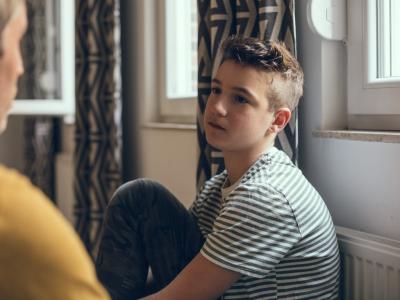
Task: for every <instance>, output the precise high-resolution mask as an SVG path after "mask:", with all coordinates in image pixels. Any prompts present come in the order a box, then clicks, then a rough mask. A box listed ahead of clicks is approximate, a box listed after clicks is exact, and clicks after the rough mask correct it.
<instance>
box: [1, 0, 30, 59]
mask: <svg viewBox="0 0 400 300" xmlns="http://www.w3.org/2000/svg"><path fill="white" fill-rule="evenodd" d="M24 2H25V0H0V56H1V55H3V47H4V46H5V45H3V30H4V28H5V27H6V25H7V23H8V22H9V21H10V19H11V17H12V16H13V15H14V14H15V12H16V10H17V8H18V7H19V5H20V4H21V3H24Z"/></svg>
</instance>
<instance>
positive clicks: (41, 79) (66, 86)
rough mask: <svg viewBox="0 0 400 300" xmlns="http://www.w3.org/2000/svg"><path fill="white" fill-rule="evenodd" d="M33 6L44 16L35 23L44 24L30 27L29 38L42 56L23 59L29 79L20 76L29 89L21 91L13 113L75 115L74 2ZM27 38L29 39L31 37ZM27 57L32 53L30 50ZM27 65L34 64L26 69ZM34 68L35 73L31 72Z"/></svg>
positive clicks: (21, 81) (23, 84) (60, 1)
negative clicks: (30, 33)
mask: <svg viewBox="0 0 400 300" xmlns="http://www.w3.org/2000/svg"><path fill="white" fill-rule="evenodd" d="M33 4H34V5H36V6H37V7H36V9H37V12H36V13H37V14H39V13H43V15H41V16H39V17H36V18H35V22H38V21H40V22H43V23H40V24H37V23H35V24H34V23H30V24H29V27H31V31H32V32H34V33H33V34H32V35H31V36H30V37H29V38H30V39H31V40H30V43H33V47H34V48H35V50H36V52H37V54H38V56H40V57H36V56H34V57H33V58H32V57H25V58H24V64H25V70H26V71H25V75H24V76H26V77H25V78H24V77H21V80H20V84H22V86H25V87H29V88H28V89H20V91H19V92H20V93H19V97H18V99H17V100H16V101H14V104H13V108H12V110H11V113H12V114H19V115H62V116H68V117H70V116H73V115H74V113H75V68H74V67H75V8H74V1H70V0H57V1H42V2H41V1H36V2H34V3H33ZM42 6H43V7H42ZM28 7H29V6H28ZM61 12H62V13H61ZM42 30H43V31H42ZM28 31H29V29H28ZM25 37H28V34H27V35H26V36H25ZM38 49H39V50H38ZM41 50H42V51H41ZM25 55H31V53H29V51H28V52H27V53H25ZM27 64H32V65H28V66H27ZM32 66H33V67H34V69H35V71H34V72H30V71H31V69H32ZM27 69H29V70H27Z"/></svg>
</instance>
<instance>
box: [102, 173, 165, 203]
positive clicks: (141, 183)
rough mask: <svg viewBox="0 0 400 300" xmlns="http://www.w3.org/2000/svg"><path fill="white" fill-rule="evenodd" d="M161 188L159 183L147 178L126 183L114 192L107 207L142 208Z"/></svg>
mask: <svg viewBox="0 0 400 300" xmlns="http://www.w3.org/2000/svg"><path fill="white" fill-rule="evenodd" d="M163 188H164V187H163V186H162V185H161V184H160V183H158V182H156V181H154V180H151V179H147V178H140V179H135V180H132V181H128V182H126V183H124V184H122V185H121V186H120V187H119V188H118V189H117V190H116V191H115V193H114V195H113V196H112V198H111V201H110V204H109V205H110V206H114V205H123V206H128V207H132V206H137V205H139V206H142V205H144V204H145V203H146V202H148V201H149V200H150V199H149V197H151V195H154V192H155V190H158V189H163Z"/></svg>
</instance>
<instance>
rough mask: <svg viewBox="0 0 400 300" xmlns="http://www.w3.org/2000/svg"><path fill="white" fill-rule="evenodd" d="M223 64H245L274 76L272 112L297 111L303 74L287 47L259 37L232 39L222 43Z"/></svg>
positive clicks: (270, 101)
mask: <svg viewBox="0 0 400 300" xmlns="http://www.w3.org/2000/svg"><path fill="white" fill-rule="evenodd" d="M222 52H223V53H222V62H224V61H225V60H233V61H235V62H237V63H239V64H241V65H245V66H251V67H254V68H256V69H259V70H262V71H265V72H267V73H271V74H272V75H274V76H272V78H271V81H270V83H269V85H270V91H269V94H268V95H267V97H268V100H269V105H270V109H271V110H275V109H277V108H280V107H288V108H289V109H290V110H293V109H294V108H295V107H296V106H297V104H298V102H299V99H300V97H301V96H302V95H303V81H304V74H303V71H302V69H301V67H300V65H299V63H298V61H297V60H296V58H294V56H293V55H292V54H291V53H290V52H289V50H287V49H286V47H285V45H284V44H282V43H278V42H271V41H262V40H259V39H256V38H243V37H239V36H232V37H229V38H228V39H226V40H225V41H224V43H223V44H222Z"/></svg>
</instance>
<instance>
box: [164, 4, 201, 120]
mask: <svg viewBox="0 0 400 300" xmlns="http://www.w3.org/2000/svg"><path fill="white" fill-rule="evenodd" d="M159 12H160V14H161V16H160V18H159V20H160V24H159V28H160V30H159V34H160V37H159V41H160V45H159V46H160V47H159V49H160V54H159V55H160V65H159V67H160V70H159V71H160V72H159V76H160V78H159V81H160V85H159V86H160V91H159V99H160V115H161V119H162V120H165V121H176V120H178V121H184V122H185V121H187V122H194V120H195V115H196V97H197V2H196V0H164V1H160V10H159Z"/></svg>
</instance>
